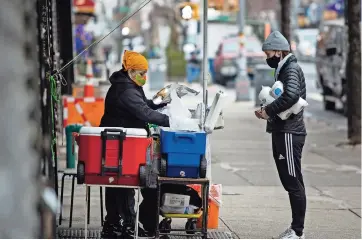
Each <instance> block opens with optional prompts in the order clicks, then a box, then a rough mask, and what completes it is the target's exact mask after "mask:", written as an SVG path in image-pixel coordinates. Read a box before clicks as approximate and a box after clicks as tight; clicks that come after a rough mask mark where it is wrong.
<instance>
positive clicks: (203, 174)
mask: <svg viewBox="0 0 362 240" xmlns="http://www.w3.org/2000/svg"><path fill="white" fill-rule="evenodd" d="M206 170H207V161H206V158H205V156H203V157H202V159H201V162H200V178H206Z"/></svg>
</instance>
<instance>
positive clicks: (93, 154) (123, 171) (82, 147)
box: [78, 127, 152, 186]
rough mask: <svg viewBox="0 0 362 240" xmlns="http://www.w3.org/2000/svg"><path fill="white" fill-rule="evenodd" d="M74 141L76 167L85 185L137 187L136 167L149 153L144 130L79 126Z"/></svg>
mask: <svg viewBox="0 0 362 240" xmlns="http://www.w3.org/2000/svg"><path fill="white" fill-rule="evenodd" d="M101 135H103V137H101ZM121 136H124V138H122V137H121ZM120 137H121V138H120ZM78 144H79V154H78V170H79V168H83V169H80V174H82V173H83V174H84V182H85V183H88V184H110V185H112V184H113V185H130V186H138V185H139V168H140V166H142V165H146V162H147V160H148V161H150V159H151V156H148V155H151V154H152V138H148V137H147V132H146V130H145V129H126V128H101V127H83V128H81V130H80V132H79V137H78ZM120 153H122V155H121V159H120ZM103 158H104V162H103V161H102V159H103ZM119 160H121V161H119ZM80 165H83V166H80ZM80 177H82V176H80Z"/></svg>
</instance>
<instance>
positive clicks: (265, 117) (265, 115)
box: [261, 109, 269, 120]
mask: <svg viewBox="0 0 362 240" xmlns="http://www.w3.org/2000/svg"><path fill="white" fill-rule="evenodd" d="M261 117H262V118H263V119H265V120H268V119H269V116H268V114H267V113H266V112H265V110H264V109H263V110H262V111H261Z"/></svg>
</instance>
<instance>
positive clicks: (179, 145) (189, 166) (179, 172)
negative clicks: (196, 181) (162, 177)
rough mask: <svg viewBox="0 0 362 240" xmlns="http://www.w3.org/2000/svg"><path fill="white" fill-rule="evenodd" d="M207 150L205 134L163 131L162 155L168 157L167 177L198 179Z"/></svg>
mask: <svg viewBox="0 0 362 240" xmlns="http://www.w3.org/2000/svg"><path fill="white" fill-rule="evenodd" d="M205 149H206V133H205V132H186V131H169V130H163V129H161V153H162V154H163V155H164V156H166V160H167V170H166V175H167V177H188V178H198V177H199V168H200V161H201V159H202V158H203V156H204V155H205Z"/></svg>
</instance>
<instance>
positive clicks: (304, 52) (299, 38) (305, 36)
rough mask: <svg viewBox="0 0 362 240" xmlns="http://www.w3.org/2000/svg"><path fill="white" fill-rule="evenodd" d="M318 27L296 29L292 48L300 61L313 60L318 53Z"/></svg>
mask: <svg viewBox="0 0 362 240" xmlns="http://www.w3.org/2000/svg"><path fill="white" fill-rule="evenodd" d="M318 32H319V31H318V29H313V28H309V29H308V28H307V29H297V30H295V31H294V34H293V40H292V41H291V49H292V51H293V53H294V55H295V56H296V57H297V58H298V60H300V61H306V62H313V61H314V60H315V55H316V43H317V36H318Z"/></svg>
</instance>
